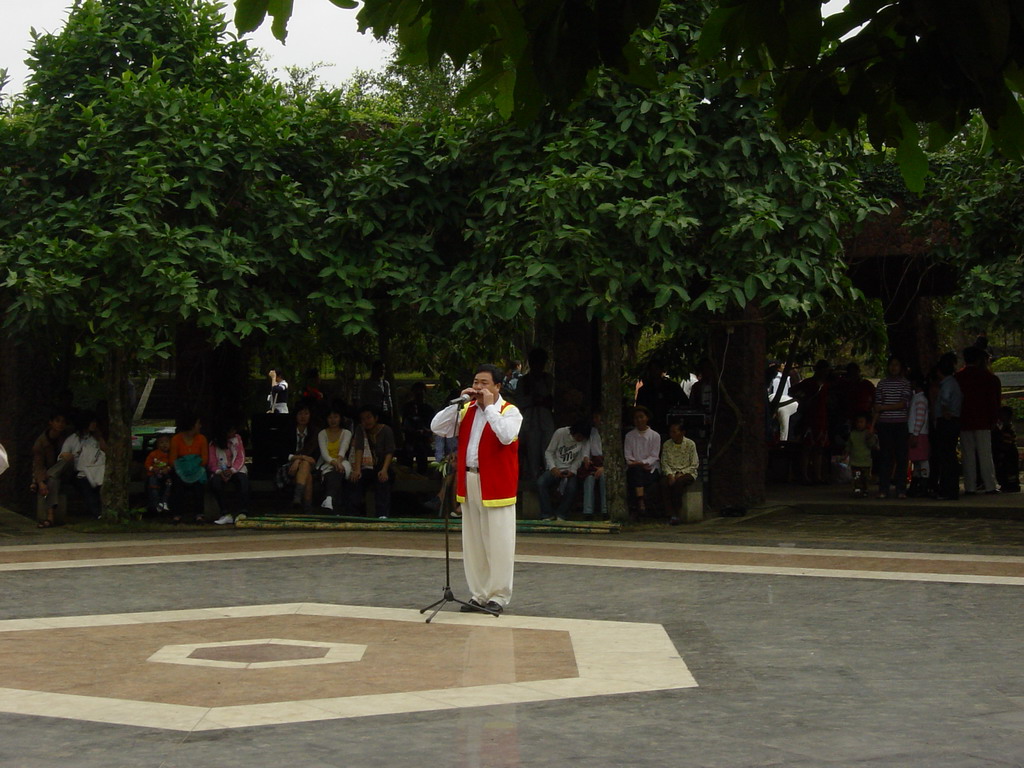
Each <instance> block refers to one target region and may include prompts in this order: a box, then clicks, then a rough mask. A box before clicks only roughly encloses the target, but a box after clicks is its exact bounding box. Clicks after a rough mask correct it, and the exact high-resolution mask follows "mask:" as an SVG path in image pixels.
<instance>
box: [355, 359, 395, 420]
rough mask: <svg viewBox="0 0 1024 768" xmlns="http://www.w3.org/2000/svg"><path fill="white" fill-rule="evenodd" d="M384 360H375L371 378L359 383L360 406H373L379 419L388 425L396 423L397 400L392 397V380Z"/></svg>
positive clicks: (371, 369)
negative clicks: (388, 375)
mask: <svg viewBox="0 0 1024 768" xmlns="http://www.w3.org/2000/svg"><path fill="white" fill-rule="evenodd" d="M386 374H387V368H386V367H385V365H384V361H383V360H374V361H373V365H371V366H370V378H368V379H365V380H364V381H363V382H362V383H361V384H360V385H359V400H358V401H357V402H358V403H359V404H360V406H366V405H369V406H371V407H372V408H373V409H374V410H375V411H376V412H377V414H378V418H377V421H379V422H381V423H382V424H386V425H387V426H391V425H392V424H393V423H394V414H395V401H394V400H393V399H392V398H391V382H390V381H388V379H387V375H386Z"/></svg>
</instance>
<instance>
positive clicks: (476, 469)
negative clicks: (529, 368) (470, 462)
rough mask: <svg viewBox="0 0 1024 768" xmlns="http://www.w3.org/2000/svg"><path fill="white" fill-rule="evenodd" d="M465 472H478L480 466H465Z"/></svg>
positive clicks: (476, 473)
mask: <svg viewBox="0 0 1024 768" xmlns="http://www.w3.org/2000/svg"><path fill="white" fill-rule="evenodd" d="M466 471H467V472H472V473H473V474H474V475H479V474H480V467H466Z"/></svg>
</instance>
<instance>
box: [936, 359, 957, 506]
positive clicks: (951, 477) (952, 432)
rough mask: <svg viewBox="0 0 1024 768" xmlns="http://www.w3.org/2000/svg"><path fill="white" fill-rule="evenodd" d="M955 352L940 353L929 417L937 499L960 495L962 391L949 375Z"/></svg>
mask: <svg viewBox="0 0 1024 768" xmlns="http://www.w3.org/2000/svg"><path fill="white" fill-rule="evenodd" d="M954 360H956V356H955V355H953V356H948V355H943V357H942V359H940V360H939V364H938V366H937V369H936V370H937V372H938V376H939V391H938V393H937V394H936V395H935V408H934V419H933V421H932V432H931V436H932V459H931V468H932V487H933V488H934V489H935V497H936V498H937V499H939V500H940V501H955V500H956V499H958V498H959V497H960V471H959V468H958V467H957V463H956V443H957V440H959V438H960V412H961V409H962V407H963V394H962V393H961V392H960V385H959V384H958V383H957V380H956V377H955V376H954V375H953V362H954Z"/></svg>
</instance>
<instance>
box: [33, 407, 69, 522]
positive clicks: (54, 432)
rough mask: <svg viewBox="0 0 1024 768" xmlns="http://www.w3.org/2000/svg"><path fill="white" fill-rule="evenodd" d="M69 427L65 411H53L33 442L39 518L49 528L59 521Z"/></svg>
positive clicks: (34, 485)
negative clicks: (63, 453)
mask: <svg viewBox="0 0 1024 768" xmlns="http://www.w3.org/2000/svg"><path fill="white" fill-rule="evenodd" d="M67 429H68V423H67V417H66V416H65V415H64V413H63V412H61V411H53V412H52V413H51V414H50V418H49V419H47V421H46V429H45V430H43V433H42V434H41V435H39V437H37V438H36V441H35V442H34V443H33V444H32V490H33V491H35V493H36V497H37V501H36V518H37V520H38V521H39V527H40V528H49V527H51V526H53V525H56V523H57V520H56V513H57V509H58V507H59V505H60V488H61V482H62V481H63V480H64V477H65V476H66V474H67V466H68V464H67V462H65V461H63V460H62V459H61V458H60V448H61V446H62V445H63V444H64V438H65V437H66V433H67Z"/></svg>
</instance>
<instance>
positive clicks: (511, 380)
mask: <svg viewBox="0 0 1024 768" xmlns="http://www.w3.org/2000/svg"><path fill="white" fill-rule="evenodd" d="M522 377H523V364H522V362H521V361H519V360H509V361H508V363H507V364H506V366H505V380H504V382H503V383H502V386H501V391H502V392H504V393H505V394H506V395H511V393H513V392H515V391H516V387H518V386H519V379H521V378H522Z"/></svg>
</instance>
